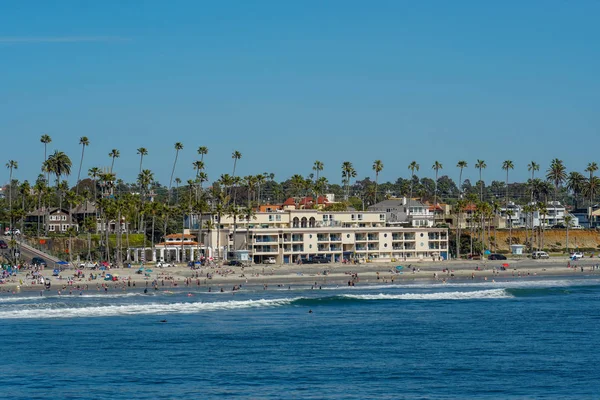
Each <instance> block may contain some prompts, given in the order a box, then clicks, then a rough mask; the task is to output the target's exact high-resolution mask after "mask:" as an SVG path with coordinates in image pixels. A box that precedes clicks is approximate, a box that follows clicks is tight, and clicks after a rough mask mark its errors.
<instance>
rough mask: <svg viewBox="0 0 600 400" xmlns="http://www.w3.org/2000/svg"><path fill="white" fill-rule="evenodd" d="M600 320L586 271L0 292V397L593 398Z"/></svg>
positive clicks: (597, 293)
mask: <svg viewBox="0 0 600 400" xmlns="http://www.w3.org/2000/svg"><path fill="white" fill-rule="evenodd" d="M309 310H310V311H312V312H309ZM161 321H166V322H161ZM599 329H600V280H598V279H597V278H594V277H587V278H586V277H581V278H579V279H573V278H565V279H561V278H551V279H540V278H531V279H528V278H520V279H519V280H516V279H515V280H511V281H506V282H495V283H494V282H463V283H450V284H445V285H444V284H439V283H433V282H432V283H423V284H404V285H402V284H401V285H389V286H388V285H380V286H356V287H354V288H347V287H339V288H338V287H323V288H322V290H318V289H316V290H311V288H310V287H308V288H307V287H299V286H295V287H294V286H292V287H291V288H290V289H288V288H287V287H286V288H269V290H266V291H265V290H263V288H262V287H260V288H252V287H247V288H243V289H242V290H241V291H238V292H236V293H235V294H232V293H231V292H225V293H218V292H217V293H215V292H211V293H208V292H207V290H206V289H205V288H190V289H179V290H173V291H172V292H169V291H163V290H159V291H151V293H148V294H144V293H143V289H135V288H133V290H128V291H127V292H125V293H123V292H120V291H115V290H113V291H112V292H109V293H108V294H105V293H100V292H87V293H84V294H83V295H79V293H76V294H75V293H74V294H73V295H72V296H58V295H57V294H56V292H55V291H53V292H46V293H45V294H44V296H39V293H25V294H17V295H12V294H10V295H9V294H2V295H1V296H0V337H2V357H1V358H0V371H2V375H1V378H0V379H1V382H2V385H1V387H0V393H1V394H0V397H2V398H10V399H35V398H57V399H63V398H66V399H76V398H94V399H138V398H143V399H156V398H158V399H162V398H164V399H171V398H185V399H192V398H214V397H234V398H252V399H279V398H301V399H312V398H314V399H322V398H339V399H368V398H385V399H398V398H418V399H439V398H441V399H456V398H490V399H492V398H493V399H496V398H497V399H503V398H520V399H521V398H531V399H543V398H552V399H554V398H572V399H586V398H590V399H592V398H598V396H600V366H599V361H600V350H599V348H600V334H599V333H598V330H599Z"/></svg>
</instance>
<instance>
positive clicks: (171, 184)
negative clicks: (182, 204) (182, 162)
mask: <svg viewBox="0 0 600 400" xmlns="http://www.w3.org/2000/svg"><path fill="white" fill-rule="evenodd" d="M174 147H175V161H173V169H172V170H171V179H169V203H170V202H171V187H172V186H173V175H175V166H176V165H177V158H178V157H179V151H180V150H183V144H182V143H181V142H177V143H175V146H174Z"/></svg>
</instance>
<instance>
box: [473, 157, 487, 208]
mask: <svg viewBox="0 0 600 400" xmlns="http://www.w3.org/2000/svg"><path fill="white" fill-rule="evenodd" d="M475 168H477V169H478V170H479V201H483V179H482V177H481V171H482V170H484V169H485V168H487V165H486V164H485V161H483V160H477V163H476V164H475Z"/></svg>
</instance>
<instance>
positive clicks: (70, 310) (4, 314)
mask: <svg viewBox="0 0 600 400" xmlns="http://www.w3.org/2000/svg"><path fill="white" fill-rule="evenodd" d="M294 300H296V299H295V298H289V299H271V300H265V299H260V300H242V301H235V300H231V301H219V302H207V303H201V302H193V303H150V304H128V305H110V306H86V305H84V306H81V307H61V308H56V307H53V305H52V304H47V306H48V307H47V308H43V309H40V308H36V309H21V310H6V311H0V320H1V319H4V318H10V319H16V318H23V319H47V318H90V317H111V316H130V315H151V314H193V313H199V312H203V311H218V310H236V309H244V308H262V307H277V306H282V305H287V304H290V303H292V302H293V301H294Z"/></svg>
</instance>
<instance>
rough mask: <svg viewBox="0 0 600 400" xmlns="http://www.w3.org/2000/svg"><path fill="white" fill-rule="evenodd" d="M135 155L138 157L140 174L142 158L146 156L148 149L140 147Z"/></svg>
mask: <svg viewBox="0 0 600 400" xmlns="http://www.w3.org/2000/svg"><path fill="white" fill-rule="evenodd" d="M137 153H138V154H139V155H140V172H139V173H140V174H141V173H142V162H143V161H144V156H147V155H148V149H146V148H145V147H140V148H139V149H137Z"/></svg>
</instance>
